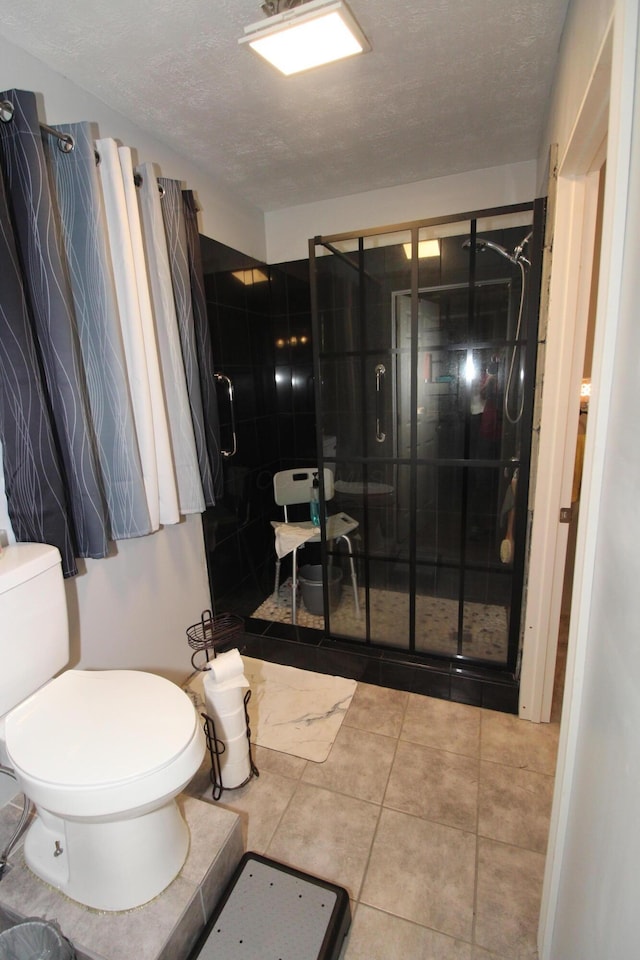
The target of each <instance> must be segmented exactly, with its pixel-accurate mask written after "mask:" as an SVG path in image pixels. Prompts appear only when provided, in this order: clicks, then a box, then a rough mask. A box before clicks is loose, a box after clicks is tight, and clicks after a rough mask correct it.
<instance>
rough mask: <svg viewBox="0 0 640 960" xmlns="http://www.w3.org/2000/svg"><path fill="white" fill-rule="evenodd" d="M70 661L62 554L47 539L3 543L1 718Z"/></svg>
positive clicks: (0, 563) (0, 579)
mask: <svg viewBox="0 0 640 960" xmlns="http://www.w3.org/2000/svg"><path fill="white" fill-rule="evenodd" d="M68 660H69V629H68V621H67V603H66V598H65V591H64V581H63V578H62V567H61V562H60V553H59V552H58V550H57V549H56V548H55V547H51V546H48V545H47V544H43V543H16V544H12V545H11V546H9V547H5V549H4V551H3V553H2V555H1V556H0V717H2V716H4V714H5V713H8V712H9V710H12V709H13V707H15V706H16V705H17V704H18V703H21V702H22V701H23V700H25V699H26V697H28V696H29V695H30V694H32V693H33V692H34V691H35V690H37V689H38V687H41V686H42V685H43V684H44V683H46V682H47V681H48V680H50V679H51V678H52V677H54V676H55V675H56V673H58V672H59V671H60V670H62V668H63V667H64V666H65V665H66V663H67V662H68Z"/></svg>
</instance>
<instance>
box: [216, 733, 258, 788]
mask: <svg viewBox="0 0 640 960" xmlns="http://www.w3.org/2000/svg"><path fill="white" fill-rule="evenodd" d="M250 773H251V759H250V756H249V741H248V740H247V735H246V731H245V732H244V733H242V734H240V736H239V737H233V738H232V739H231V740H228V741H227V743H226V744H225V751H224V753H223V754H222V756H221V757H220V778H221V780H222V786H223V787H224V788H225V789H233V787H239V786H240V784H241V783H244V781H245V780H247V779H248V778H249V775H250Z"/></svg>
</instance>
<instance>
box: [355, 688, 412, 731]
mask: <svg viewBox="0 0 640 960" xmlns="http://www.w3.org/2000/svg"><path fill="white" fill-rule="evenodd" d="M408 700H409V694H408V693H405V691H404V690H391V689H389V688H388V687H375V686H373V685H372V684H370V683H358V686H357V687H356V692H355V693H354V695H353V700H352V701H351V705H350V707H349V709H348V710H347V712H346V715H345V718H344V721H343V724H344V725H345V726H347V727H357V728H358V729H359V730H368V731H369V733H380V734H382V735H383V736H385V737H398V736H400V731H401V729H402V721H403V719H404V712H405V710H406V707H407V702H408Z"/></svg>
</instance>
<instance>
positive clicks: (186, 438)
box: [136, 163, 205, 514]
mask: <svg viewBox="0 0 640 960" xmlns="http://www.w3.org/2000/svg"><path fill="white" fill-rule="evenodd" d="M136 173H137V174H138V175H139V177H140V178H141V179H140V182H139V186H138V188H137V191H136V193H137V195H138V202H139V205H140V212H141V215H142V229H143V239H144V246H145V253H146V257H147V264H148V266H149V286H150V290H151V300H152V304H153V311H154V316H155V321H156V335H157V339H158V350H159V355H160V364H161V373H162V385H163V389H164V397H165V405H166V409H167V413H168V420H169V430H170V434H171V445H172V449H173V463H174V467H175V472H176V481H177V486H178V499H179V503H180V512H181V513H183V514H186V513H202V512H203V510H204V509H205V501H204V493H203V491H202V481H201V479H200V469H199V467H198V454H197V450H196V442H195V436H194V432H193V421H192V418H191V409H190V406H189V396H188V393H187V384H186V380H185V372H184V362H183V359H182V348H181V344H180V334H179V331H178V320H177V316H176V307H175V301H174V298H173V285H172V280H171V267H170V264H169V255H168V252H167V240H166V236H165V232H164V223H163V219H162V209H161V206H160V191H159V188H158V180H157V177H156V174H155V172H154V168H153V164H151V163H143V164H140V166H138V167H137V168H136Z"/></svg>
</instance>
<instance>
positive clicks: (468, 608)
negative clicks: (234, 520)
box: [252, 578, 509, 662]
mask: <svg viewBox="0 0 640 960" xmlns="http://www.w3.org/2000/svg"><path fill="white" fill-rule="evenodd" d="M359 596H360V609H361V614H360V617H356V616H355V612H354V606H353V592H352V590H351V587H349V586H346V585H345V586H344V587H343V589H342V598H341V600H340V603H339V606H338V608H337V610H335V611H334V612H333V613H332V614H331V628H332V631H333V632H334V633H336V634H339V635H341V636H346V637H353V638H355V639H364V634H365V628H366V623H365V618H364V613H363V611H364V602H365V597H364V591H363V590H360V592H359ZM369 604H370V611H371V628H372V631H373V639H374V640H375V641H379V642H381V643H387V644H391V645H392V646H398V647H400V648H402V647H403V646H406V641H405V640H404V638H403V637H401V636H400V635H399V633H401V632H402V627H401V625H402V624H403V623H404V624H408V622H409V597H408V594H406V593H400V592H398V591H395V590H377V589H372V590H370V591H369ZM252 616H253V617H257V618H258V619H261V620H272V621H275V622H277V623H290V622H291V578H289V579H288V580H286V581H285V582H284V583H283V584H282V586H281V587H280V591H279V593H278V596H277V597H274V596H273V595H272V596H270V597H267V599H266V600H265V601H264V602H263V603H261V604H260V606H259V607H258V608H257V610H255V611H254V612H253V614H252ZM297 620H298V624H299V625H300V626H301V627H312V628H313V629H315V630H324V617H318V616H315V615H314V614H311V613H309V612H308V611H307V610H306V609H305V606H304V602H299V603H298V610H297ZM508 627H509V623H508V611H507V608H506V607H504V606H499V605H497V604H489V603H471V602H467V603H465V604H464V631H463V652H464V653H465V655H466V656H469V657H478V658H479V659H482V660H489V661H492V662H499V661H503V660H506V656H507V645H508V633H509V630H508ZM416 649H417V650H420V651H423V652H425V653H439V654H443V655H445V656H454V655H455V654H456V653H457V650H458V603H457V601H456V600H450V599H447V598H444V597H430V596H423V595H418V596H417V597H416Z"/></svg>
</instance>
